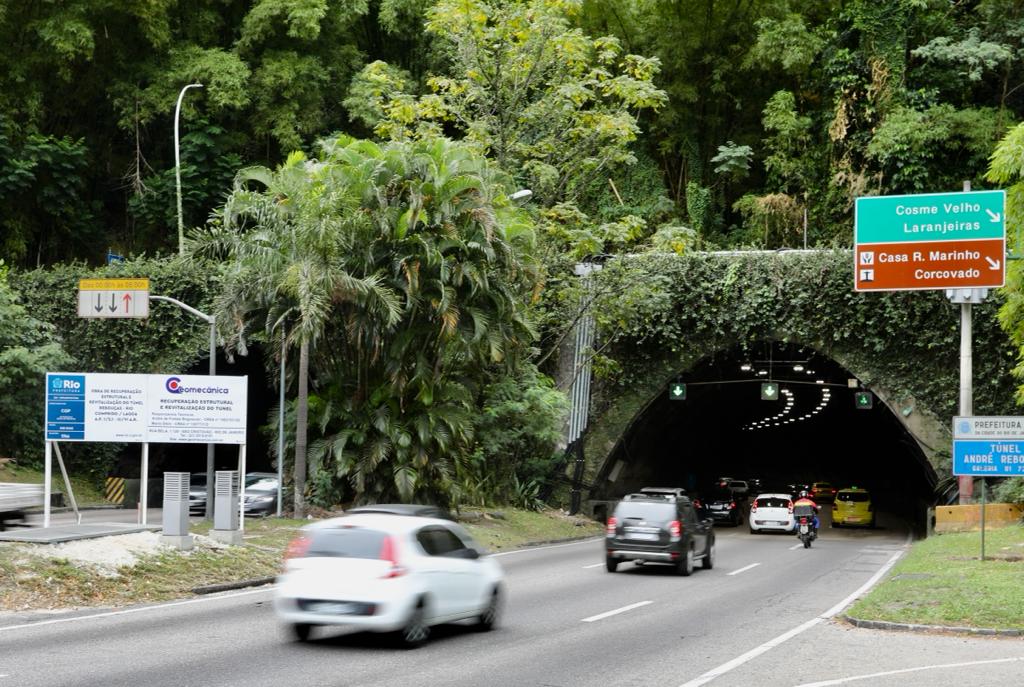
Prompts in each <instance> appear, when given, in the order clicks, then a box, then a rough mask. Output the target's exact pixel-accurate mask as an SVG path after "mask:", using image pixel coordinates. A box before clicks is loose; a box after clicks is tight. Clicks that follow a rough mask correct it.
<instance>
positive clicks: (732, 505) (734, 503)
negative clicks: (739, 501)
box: [729, 501, 736, 510]
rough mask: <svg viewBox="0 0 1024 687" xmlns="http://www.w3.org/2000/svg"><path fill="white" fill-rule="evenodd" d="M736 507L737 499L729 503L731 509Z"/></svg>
mask: <svg viewBox="0 0 1024 687" xmlns="http://www.w3.org/2000/svg"><path fill="white" fill-rule="evenodd" d="M735 507H736V502H735V501H733V502H732V503H730V504H729V509H730V510H731V509H733V508H735Z"/></svg>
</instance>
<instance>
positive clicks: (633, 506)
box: [615, 501, 676, 521]
mask: <svg viewBox="0 0 1024 687" xmlns="http://www.w3.org/2000/svg"><path fill="white" fill-rule="evenodd" d="M615 517H616V518H618V519H619V520H626V519H639V520H654V521H668V520H674V519H675V517H676V508H675V506H674V505H673V504H671V503H652V502H644V501H623V502H622V503H620V504H619V507H618V508H616V509H615Z"/></svg>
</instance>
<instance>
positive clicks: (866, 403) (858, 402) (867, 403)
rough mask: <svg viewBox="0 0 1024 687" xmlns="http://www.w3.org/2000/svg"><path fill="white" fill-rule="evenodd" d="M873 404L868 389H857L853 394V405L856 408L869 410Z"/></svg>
mask: <svg viewBox="0 0 1024 687" xmlns="http://www.w3.org/2000/svg"><path fill="white" fill-rule="evenodd" d="M874 404H875V399H874V397H873V396H872V395H871V392H870V391H858V392H856V393H855V394H854V395H853V405H854V406H856V408H857V409H858V410H871V407H872V406H874Z"/></svg>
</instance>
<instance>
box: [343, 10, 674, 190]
mask: <svg viewBox="0 0 1024 687" xmlns="http://www.w3.org/2000/svg"><path fill="white" fill-rule="evenodd" d="M580 5H581V3H580V2H578V1H576V0H528V1H527V2H500V3H487V2H482V1H481V0H468V1H467V0H440V1H439V2H437V3H436V4H435V5H434V7H433V8H432V9H431V10H430V11H429V13H428V21H427V25H426V26H427V31H428V32H429V33H430V34H431V35H432V36H433V37H434V39H435V40H436V41H438V42H439V44H440V46H441V47H440V50H441V51H442V54H443V55H444V57H445V58H446V60H447V62H448V68H447V70H446V71H447V74H435V75H433V76H431V77H429V78H428V79H427V86H428V88H429V90H430V92H429V93H428V94H426V95H423V96H419V97H417V96H416V95H414V94H413V93H410V92H409V91H408V90H407V88H406V84H405V79H404V78H403V75H402V74H400V73H398V72H396V71H395V70H393V69H391V68H390V67H389V66H388V65H386V64H385V63H383V62H374V63H371V64H369V65H367V66H366V67H365V68H364V69H363V71H362V72H360V74H359V75H358V77H357V78H356V80H355V81H354V83H353V86H352V92H353V94H356V93H359V94H360V95H368V96H369V98H370V103H371V105H370V106H369V107H368V106H367V105H365V104H363V103H362V102H357V101H355V100H354V99H350V100H349V101H346V107H349V108H350V109H351V110H353V111H358V112H360V116H361V117H362V118H363V121H364V123H366V124H369V125H372V126H374V128H375V131H376V133H377V134H378V135H380V136H383V137H385V138H390V139H394V140H401V139H404V138H408V137H410V136H433V135H436V134H438V133H439V132H458V133H459V134H460V135H462V136H464V137H465V138H466V139H467V140H468V141H471V142H473V143H474V144H476V145H477V146H478V148H479V149H480V150H481V151H485V152H486V153H487V154H488V155H489V156H490V157H492V158H493V159H494V160H495V161H497V163H498V164H499V165H500V166H501V167H503V168H504V169H507V170H510V171H512V170H514V171H515V173H516V175H517V176H518V177H519V179H518V180H519V182H520V183H522V184H523V185H525V186H527V187H528V188H530V189H532V190H533V192H534V194H535V198H536V199H537V200H538V201H539V202H541V203H542V204H544V205H554V204H556V203H559V202H563V201H567V200H573V199H575V198H576V197H577V196H578V195H579V194H580V193H581V192H582V191H583V190H584V189H585V186H586V184H587V183H588V181H589V180H591V179H593V178H595V177H596V176H597V175H600V174H604V173H607V172H608V171H609V170H610V169H612V168H614V167H615V166H616V165H621V164H630V163H632V162H633V161H634V157H633V154H632V153H631V152H630V145H631V144H632V143H633V142H634V141H635V140H636V138H637V137H638V136H639V134H640V125H639V119H638V115H639V113H640V112H641V111H644V110H649V109H656V108H658V107H660V106H661V105H662V104H664V102H665V99H666V97H665V94H664V92H662V91H661V90H660V89H658V88H657V87H656V86H655V85H654V83H653V81H654V78H655V76H656V75H657V73H658V70H659V62H658V60H657V59H652V58H647V57H642V56H640V55H633V54H629V53H627V52H626V51H625V50H624V49H623V46H622V43H621V41H619V40H618V39H617V38H614V37H610V36H605V37H601V38H591V37H589V36H587V35H586V34H585V33H583V31H581V30H580V29H579V28H576V27H575V26H573V23H572V22H573V20H574V19H575V18H576V17H577V15H578V12H579V9H580ZM357 107H359V108H360V109H358V110H357V109H356V108H357ZM378 112H379V113H381V115H382V117H380V118H376V117H375V113H378Z"/></svg>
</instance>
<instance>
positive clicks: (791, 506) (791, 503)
mask: <svg viewBox="0 0 1024 687" xmlns="http://www.w3.org/2000/svg"><path fill="white" fill-rule="evenodd" d="M786 508H787V510H789V514H790V515H792V514H793V502H792V501H790V502H789V505H788V506H786Z"/></svg>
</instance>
